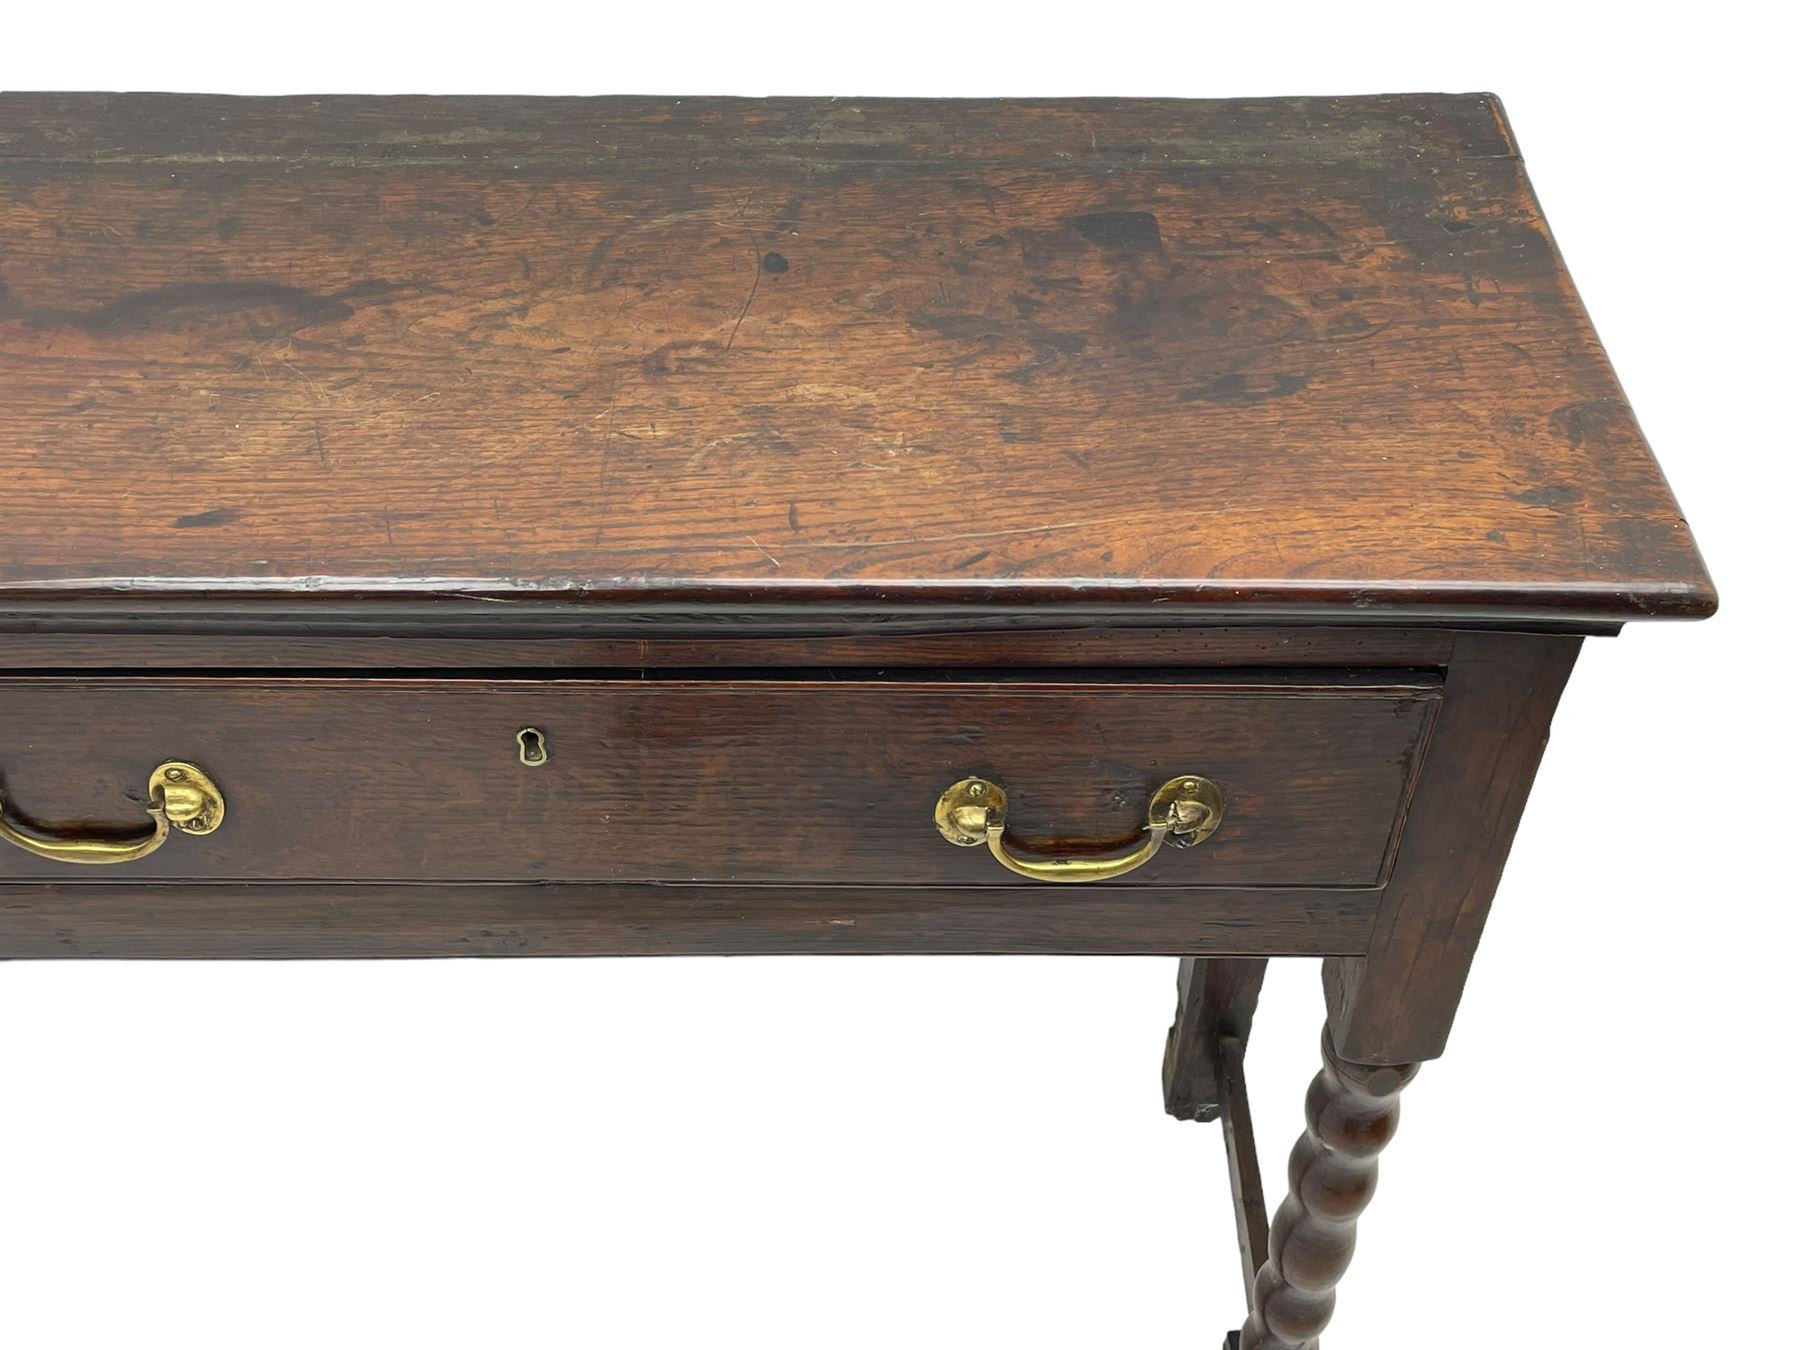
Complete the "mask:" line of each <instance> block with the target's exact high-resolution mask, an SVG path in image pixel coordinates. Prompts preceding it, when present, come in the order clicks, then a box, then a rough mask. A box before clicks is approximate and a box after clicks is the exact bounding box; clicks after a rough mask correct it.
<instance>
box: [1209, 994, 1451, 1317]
mask: <svg viewBox="0 0 1800 1350" xmlns="http://www.w3.org/2000/svg"><path fill="white" fill-rule="evenodd" d="M1324 1054H1325V1067H1324V1069H1323V1070H1321V1071H1320V1073H1319V1076H1318V1077H1317V1078H1315V1079H1313V1083H1312V1087H1311V1089H1310V1090H1308V1092H1307V1094H1306V1133H1305V1134H1304V1135H1302V1136H1301V1137H1300V1142H1299V1143H1298V1144H1296V1145H1295V1146H1294V1152H1293V1156H1292V1157H1290V1158H1289V1159H1288V1195H1287V1198H1286V1199H1285V1200H1283V1201H1282V1202H1281V1208H1280V1209H1279V1210H1277V1211H1276V1214H1275V1222H1274V1223H1273V1224H1272V1225H1271V1226H1270V1229H1269V1259H1268V1260H1267V1261H1266V1262H1264V1263H1263V1267H1262V1269H1261V1271H1259V1272H1258V1273H1257V1276H1256V1290H1255V1294H1254V1297H1253V1300H1252V1306H1251V1312H1250V1318H1249V1320H1248V1321H1246V1322H1245V1323H1244V1330H1243V1332H1242V1334H1241V1336H1240V1338H1239V1347H1240V1350H1313V1347H1315V1346H1316V1345H1317V1344H1318V1341H1319V1334H1320V1333H1321V1332H1322V1331H1324V1330H1325V1324H1326V1323H1328V1322H1329V1321H1331V1311H1332V1308H1333V1306H1334V1305H1335V1304H1336V1302H1337V1294H1336V1288H1337V1282H1338V1281H1339V1280H1340V1279H1342V1278H1343V1276H1344V1271H1345V1270H1347V1269H1348V1268H1349V1265H1350V1257H1351V1254H1352V1253H1353V1252H1355V1250H1356V1217H1357V1215H1359V1214H1361V1213H1362V1212H1363V1210H1364V1209H1366V1208H1367V1207H1368V1204H1369V1198H1370V1196H1372V1195H1373V1194H1374V1193H1375V1170H1376V1163H1375V1156H1376V1155H1377V1154H1378V1153H1380V1152H1381V1150H1382V1149H1383V1148H1384V1147H1386V1145H1387V1142H1388V1140H1389V1139H1391V1138H1392V1137H1393V1134H1394V1127H1395V1126H1396V1125H1397V1124H1398V1123H1399V1120H1400V1089H1402V1088H1403V1087H1405V1086H1406V1085H1407V1084H1408V1083H1409V1082H1411V1081H1412V1079H1413V1076H1414V1075H1415V1074H1416V1073H1418V1071H1419V1066H1418V1065H1417V1064H1401V1065H1376V1064H1351V1063H1348V1062H1346V1061H1345V1060H1341V1059H1339V1058H1338V1056H1337V1051H1336V1050H1334V1049H1333V1048H1332V1044H1331V1033H1330V1031H1329V1029H1328V1030H1327V1031H1326V1033H1325V1037H1324Z"/></svg>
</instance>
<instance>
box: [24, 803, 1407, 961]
mask: <svg viewBox="0 0 1800 1350" xmlns="http://www.w3.org/2000/svg"><path fill="white" fill-rule="evenodd" d="M927 828H929V826H928V827H927ZM189 842H191V841H189V840H177V841H176V843H175V844H171V845H170V846H169V847H170V848H174V847H176V846H177V845H178V844H183V843H189ZM946 847H948V846H947V845H946ZM95 870H104V869H95ZM1379 897H1380V892H1379V891H1374V890H1355V891H1333V890H1317V889H1308V890H1268V889H1260V890H1203V891H1197V890H1193V889H1185V890H1170V889H1165V888H1160V887H1155V886H1036V887H1012V886H964V887H957V886H932V887H913V886H906V885H885V886H844V885H840V886H821V887H806V886H661V885H645V884H624V883H614V884H610V885H608V884H592V885H571V884H559V883H545V884H541V885H517V884H514V885H498V886H496V885H470V884H464V885H442V884H439V885H411V886H400V885H392V884H382V883H369V882H364V883H346V884H338V885H331V884H325V883H296V882H287V883H279V884H269V883H263V884H260V885H257V884H250V885H240V884H233V883H227V882H209V883H204V884H194V883H188V884H183V885H173V884H161V885H157V884H146V883H144V882H132V881H128V880H122V879H120V878H118V877H115V876H107V877H102V878H99V879H95V880H90V881H86V882H63V883H60V884H46V883H39V882H30V883H28V882H10V883H7V884H6V885H5V886H4V887H0V959H5V958H8V957H13V958H22V959H23V958H38V959H58V958H69V957H100V958H107V959H115V958H149V959H173V960H206V959H216V958H232V959H236V958H245V957H249V958H258V959H262V958H274V959H287V958H296V957H305V958H329V959H342V958H347V957H425V956H433V957H442V956H729V955H758V956H785V955H838V956H851V955H880V954H891V953H895V952H918V953H942V954H961V953H979V954H1014V955H1030V956H1062V955H1110V956H1144V955H1151V956H1176V955H1179V954H1181V953H1183V952H1202V953H1209V954H1210V953H1217V954H1219V955H1221V956H1231V955H1238V954H1242V953H1249V952H1254V953H1265V954H1281V955H1288V956H1296V955H1297V956H1326V955H1331V954H1334V953H1345V952H1359V951H1364V950H1366V949H1367V948H1368V943H1369V932H1370V930H1371V928H1372V927H1373V925H1374V922H1375V907H1376V903H1377V901H1378V900H1379Z"/></svg>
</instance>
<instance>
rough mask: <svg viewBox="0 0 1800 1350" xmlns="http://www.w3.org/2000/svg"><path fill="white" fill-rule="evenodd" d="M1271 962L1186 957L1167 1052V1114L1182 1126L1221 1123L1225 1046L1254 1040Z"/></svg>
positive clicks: (1246, 959)
mask: <svg viewBox="0 0 1800 1350" xmlns="http://www.w3.org/2000/svg"><path fill="white" fill-rule="evenodd" d="M1268 966H1269V962H1268V959H1267V958H1266V957H1218V956H1214V957H1205V956H1184V957H1183V958H1182V959H1181V973H1180V974H1179V975H1178V976H1177V977H1176V984H1175V988H1176V1003H1175V1023H1174V1025H1173V1026H1171V1027H1170V1028H1169V1039H1168V1041H1167V1043H1166V1044H1165V1045H1164V1047H1163V1109H1164V1110H1166V1111H1167V1112H1168V1113H1169V1114H1170V1115H1172V1116H1174V1117H1176V1118H1177V1119H1180V1120H1217V1119H1218V1118H1219V1113H1220V1111H1221V1109H1222V1108H1223V1107H1224V1104H1225V1092H1224V1083H1223V1081H1222V1061H1221V1055H1220V1042H1221V1040H1223V1039H1225V1038H1231V1039H1234V1040H1236V1041H1238V1042H1239V1044H1240V1046H1241V1045H1242V1043H1243V1042H1245V1041H1248V1040H1249V1039H1250V1022H1251V1019H1252V1018H1253V1017H1254V1016H1255V1015H1256V1001H1257V998H1258V996H1259V995H1260V994H1261V993H1262V984H1263V974H1264V972H1265V971H1266V970H1267V969H1268Z"/></svg>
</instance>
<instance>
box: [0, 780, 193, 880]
mask: <svg viewBox="0 0 1800 1350" xmlns="http://www.w3.org/2000/svg"><path fill="white" fill-rule="evenodd" d="M145 809H146V810H147V811H148V812H149V814H150V833H149V834H146V835H140V836H138V837H136V838H131V839H113V838H107V837H102V836H94V835H75V834H60V833H57V832H55V831H53V830H38V829H32V830H29V831H28V830H24V829H21V828H20V827H19V826H17V825H14V824H13V823H12V822H11V821H9V820H8V819H6V802H5V800H4V799H0V839H4V840H5V841H6V842H7V843H9V844H11V845H13V846H14V847H15V848H22V849H24V850H25V851H26V852H27V853H34V854H36V855H37V856H38V857H40V858H48V859H50V861H52V862H63V863H122V862H131V861H132V860H133V859H136V858H144V857H148V856H149V855H150V854H152V853H154V852H156V850H157V849H159V848H161V847H162V846H163V843H164V842H165V841H166V840H167V839H168V837H169V831H170V830H171V829H175V830H179V831H181V832H182V833H183V834H211V833H212V832H213V831H214V830H216V829H218V828H219V826H220V825H221V824H222V823H223V822H224V820H225V794H224V793H223V792H221V791H219V785H218V784H217V783H215V782H213V780H212V779H210V778H208V777H207V776H206V774H205V773H203V772H202V771H201V770H199V769H197V768H195V767H194V766H193V765H192V764H187V763H183V762H182V761H180V760H170V761H168V762H167V763H164V764H158V765H157V766H156V769H155V771H154V772H153V773H151V775H150V805H149V806H148V807H147V808H145Z"/></svg>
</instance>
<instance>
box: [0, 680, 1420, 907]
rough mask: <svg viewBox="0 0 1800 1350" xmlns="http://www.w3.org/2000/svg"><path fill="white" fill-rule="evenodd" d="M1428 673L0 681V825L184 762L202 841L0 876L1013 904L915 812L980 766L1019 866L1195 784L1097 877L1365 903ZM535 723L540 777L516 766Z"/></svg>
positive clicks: (1091, 845)
mask: <svg viewBox="0 0 1800 1350" xmlns="http://www.w3.org/2000/svg"><path fill="white" fill-rule="evenodd" d="M1437 702H1438V687H1437V683H1436V681H1435V679H1434V678H1432V677H1427V676H1418V677H1416V678H1414V679H1412V680H1410V681H1406V680H1400V679H1397V678H1396V677H1395V676H1393V675H1391V674H1389V675H1383V676H1380V677H1372V678H1370V679H1367V680H1364V681H1362V682H1360V683H1357V682H1347V681H1346V682H1339V683H1332V684H1322V683H1319V682H1317V681H1316V680H1296V681H1292V682H1273V683H1272V682H1270V681H1268V680H1267V679H1255V678H1246V679H1244V680H1241V681H1237V682H1228V681H1225V680H1223V679H1221V680H1220V681H1219V682H1218V683H1214V684H1211V685H1180V684H1144V685H1133V684H1109V685H1081V684H1075V683H1070V684H1066V685H1062V684H1058V685H1045V684H1033V683H1022V682H1013V683H991V684H989V683H974V684H960V683H937V684H931V683H924V684H903V683H880V682H841V683H840V682H832V681H797V682H791V683H783V682H778V681H769V682H760V683H756V682H733V681H710V682H695V683H681V682H659V681H642V682H629V681H628V682H605V681H587V680H579V679H561V680H554V681H540V680H518V681H499V680H487V679H470V680H462V681H456V680H405V679H390V680H366V679H364V680H355V679H352V680H281V679H266V680H258V679H114V678H76V679H28V678H27V679H6V680H0V773H3V774H4V788H5V794H6V801H7V810H8V813H9V818H12V819H15V820H23V821H25V822H27V823H29V824H33V825H36V826H38V827H40V828H46V829H49V828H55V829H58V830H62V831H65V832H66V831H85V830H91V829H93V828H96V827H101V826H112V827H118V828H122V829H129V828H130V827H132V826H133V825H134V824H135V825H136V826H138V827H140V828H142V826H143V825H144V818H143V805H142V802H143V798H144V792H145V782H146V779H147V778H148V775H149V773H150V771H151V769H152V768H154V767H155V766H156V765H157V764H158V763H160V762H162V761H163V760H166V759H181V760H188V761H191V762H193V763H195V764H198V765H199V766H200V767H201V768H203V769H204V770H205V771H206V772H207V773H209V774H211V775H212V776H213V778H214V779H216V780H217V782H218V783H219V785H220V787H221V788H222V789H223V791H224V793H225V796H226V803H227V818H226V821H225V823H224V825H223V827H222V828H220V829H219V831H218V832H217V833H215V834H211V835H207V836H205V837H187V836H183V837H178V838H175V839H173V840H171V841H170V842H169V843H168V844H167V845H166V846H165V847H163V848H162V849H161V850H160V851H158V852H157V853H155V854H153V855H152V856H150V857H147V858H144V859H141V860H138V861H136V862H132V863H127V864H123V865H120V866H116V867H112V868H100V867H87V868H74V867H70V866H69V865H67V864H58V863H55V862H49V861H45V860H43V859H40V858H37V857H34V856H33V855H31V854H28V853H26V852H24V851H22V850H18V849H10V848H0V879H4V880H7V881H11V880H18V879H24V878H41V879H44V880H51V881H60V882H68V883H72V884H80V883H83V882H105V883H107V884H116V883H117V882H119V881H120V880H156V879H168V880H175V879H199V880H219V881H225V880H253V879H258V880H358V881H619V882H626V881H658V882H667V883H684V882H735V883H783V884H812V885H833V884H836V885H852V886H868V885H898V886H912V887H922V886H977V887H985V886H1012V887H1023V888H1029V889H1042V884H1041V883H1035V882H1032V881H1029V880H1026V879H1024V878H1021V877H1018V876H1016V875H1014V874H1013V873H1011V872H1008V871H1006V870H1005V869H1003V868H1002V867H1001V866H1000V865H999V864H998V863H997V862H996V861H995V860H994V859H993V858H992V857H991V856H989V854H988V852H987V850H986V849H984V848H958V847H956V846H954V845H952V844H950V843H948V842H947V841H945V840H944V839H943V838H942V837H941V836H940V835H939V834H938V831H937V828H936V826H935V824H934V823H933V819H932V810H933V807H934V806H935V805H936V802H937V799H938V796H939V794H940V793H941V792H942V791H943V790H944V789H945V788H947V787H949V786H950V785H951V784H952V783H955V782H957V781H958V780H960V779H963V778H967V777H970V776H977V775H979V776H981V777H986V778H990V779H992V780H994V781H995V782H997V783H999V784H1000V785H1001V786H1002V787H1004V789H1005V790H1006V792H1007V795H1008V798H1009V811H1008V815H1009V839H1011V840H1013V841H1014V848H1015V849H1016V850H1017V851H1020V852H1027V853H1029V852H1032V851H1034V850H1035V851H1036V852H1038V853H1040V854H1042V853H1051V854H1055V853H1062V852H1124V851H1127V850H1129V849H1131V848H1133V847H1135V846H1136V844H1137V843H1138V842H1139V841H1140V840H1141V838H1142V834H1143V830H1144V821H1145V818H1146V813H1147V810H1148V803H1149V799H1150V795H1151V793H1152V792H1154V791H1155V789H1156V788H1157V787H1160V786H1161V785H1162V784H1163V783H1164V782H1166V781H1167V780H1169V779H1171V778H1174V777H1177V776H1179V775H1182V774H1203V775H1205V776H1207V777H1210V778H1212V779H1213V780H1214V781H1215V782H1217V783H1218V784H1219V786H1220V787H1221V788H1222V789H1223V791H1224V793H1225V796H1226V802H1227V806H1226V816H1225V821H1224V823H1223V824H1222V825H1221V826H1220V827H1219V829H1218V831H1217V832H1216V833H1215V834H1214V835H1213V836H1212V837H1211V838H1210V839H1208V840H1207V841H1206V842H1205V843H1204V844H1201V845H1199V846H1198V847H1195V848H1192V849H1187V850H1181V849H1174V848H1166V849H1164V850H1163V851H1162V853H1161V854H1159V855H1158V857H1157V858H1155V859H1154V860H1152V862H1151V863H1149V864H1148V865H1146V866H1145V867H1143V868H1141V869H1140V870H1138V871H1136V872H1133V873H1132V874H1130V875H1129V876H1128V877H1124V878H1121V879H1120V880H1119V881H1118V882H1117V883H1115V886H1116V887H1119V888H1125V889H1129V888H1130V887H1132V886H1134V885H1155V886H1161V887H1164V888H1168V887H1184V886H1185V887H1207V886H1223V887H1235V886H1276V887H1299V886H1322V887H1361V886H1374V885H1377V884H1379V883H1380V881H1381V880H1382V877H1383V872H1384V867H1385V864H1386V860H1387V858H1388V856H1389V853H1390V850H1391V846H1392V843H1393V841H1394V839H1395V837H1396V836H1397V833H1398V825H1399V821H1400V818H1401V814H1402V811H1403V808H1404V806H1405V803H1406V799H1407V795H1408V793H1409V791H1410V788H1411V785H1412V781H1413V777H1414V774H1415V772H1416V769H1417V766H1418V764H1419V761H1420V757H1421V751H1422V748H1423V744H1424V740H1425V737H1426V735H1427V733H1428V731H1429V728H1430V724H1431V720H1432V716H1433V714H1434V713H1435V711H1436V708H1437ZM527 726H529V727H533V728H537V729H539V730H540V731H541V732H542V733H543V735H544V736H545V737H546V738H547V741H548V749H549V761H548V763H546V764H544V765H542V766H539V767H527V766H525V765H523V764H521V763H520V760H519V747H518V744H517V742H516V740H515V735H516V733H517V732H518V731H519V730H520V729H521V728H524V727H527Z"/></svg>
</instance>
